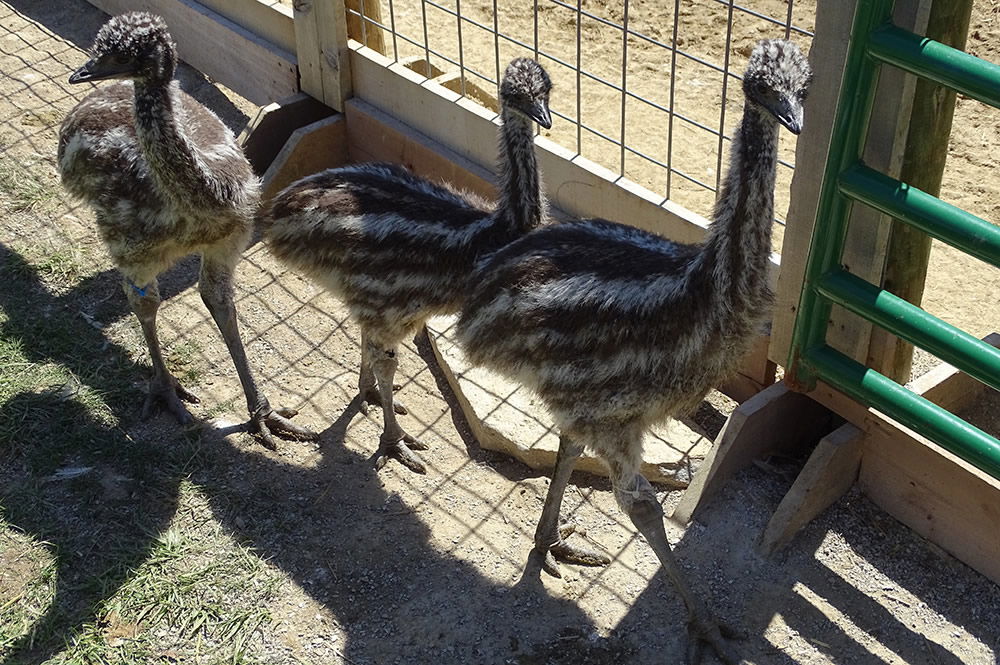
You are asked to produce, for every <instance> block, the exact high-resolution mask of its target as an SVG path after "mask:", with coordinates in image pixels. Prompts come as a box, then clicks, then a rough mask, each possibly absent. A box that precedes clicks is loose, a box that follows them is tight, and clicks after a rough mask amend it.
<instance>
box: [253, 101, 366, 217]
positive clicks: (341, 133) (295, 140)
mask: <svg viewBox="0 0 1000 665" xmlns="http://www.w3.org/2000/svg"><path fill="white" fill-rule="evenodd" d="M346 124H347V123H346V122H345V121H344V116H343V115H341V114H339V113H338V114H336V115H333V116H330V117H329V118H324V119H323V120H319V121H317V122H314V123H312V124H310V125H306V126H305V127H300V128H298V129H296V130H295V131H294V132H292V135H291V136H290V137H289V139H288V142H287V143H285V146H284V147H283V148H282V149H281V151H280V152H279V153H278V156H277V157H275V159H274V162H272V163H271V166H270V167H269V168H268V169H267V171H266V172H265V173H264V177H263V178H262V179H261V180H262V181H263V200H264V201H267V200H268V199H270V198H271V197H273V196H274V195H275V194H277V193H278V192H279V191H281V190H282V189H284V188H285V187H287V186H288V185H290V184H291V183H293V182H295V181H296V180H298V179H299V178H302V177H305V176H307V175H312V174H313V173H317V172H319V171H322V170H324V169H330V168H334V167H337V166H342V165H343V164H345V163H346V162H347V128H346Z"/></svg>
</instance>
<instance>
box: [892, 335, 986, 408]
mask: <svg viewBox="0 0 1000 665" xmlns="http://www.w3.org/2000/svg"><path fill="white" fill-rule="evenodd" d="M983 341H984V342H986V343H987V344H989V345H990V346H993V347H997V348H1000V333H995V332H994V333H990V334H989V335H987V336H986V337H984V338H983ZM908 387H909V389H910V390H912V391H913V392H915V393H917V394H918V395H920V396H921V397H923V398H924V399H926V400H928V401H930V402H933V403H934V404H937V405H938V406H940V407H941V408H942V409H947V410H948V411H951V412H952V413H956V412H958V411H961V410H963V409H965V408H966V407H968V406H969V405H970V404H972V403H973V402H975V401H976V400H977V399H978V398H979V396H980V395H981V394H983V392H984V391H985V390H986V386H985V385H984V384H983V383H980V382H979V381H977V380H976V379H973V378H972V377H971V376H969V375H968V374H965V373H964V372H961V371H959V370H958V368H956V367H953V366H951V365H949V364H947V363H941V364H940V365H938V366H937V367H935V368H934V369H932V370H931V371H929V372H927V373H926V374H924V375H922V376H919V377H917V378H916V379H914V380H913V382H912V383H910V384H909V386H908Z"/></svg>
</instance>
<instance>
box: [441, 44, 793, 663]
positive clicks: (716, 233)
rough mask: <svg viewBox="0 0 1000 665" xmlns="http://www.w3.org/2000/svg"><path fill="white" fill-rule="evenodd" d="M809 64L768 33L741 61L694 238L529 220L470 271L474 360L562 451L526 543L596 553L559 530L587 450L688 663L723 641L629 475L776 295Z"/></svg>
mask: <svg viewBox="0 0 1000 665" xmlns="http://www.w3.org/2000/svg"><path fill="white" fill-rule="evenodd" d="M810 80H811V72H810V68H809V65H808V62H807V61H806V59H805V57H804V56H803V55H802V54H801V53H800V52H799V49H798V48H797V47H796V46H795V45H794V44H791V43H789V42H786V41H777V40H774V41H764V42H761V43H760V44H758V45H757V47H756V48H755V49H754V50H753V53H752V54H751V56H750V61H749V64H748V67H747V71H746V76H745V78H744V80H743V91H744V94H745V97H746V102H745V107H744V112H743V119H742V122H741V124H740V126H739V128H738V129H737V131H736V134H735V136H734V137H733V144H732V153H731V154H732V156H731V161H730V165H729V172H728V174H727V175H726V178H725V181H724V186H723V188H722V192H721V194H720V196H719V200H718V202H717V203H716V206H715V213H714V220H713V223H712V225H711V228H710V229H709V232H708V237H707V239H706V241H705V243H704V244H702V245H681V244H678V243H675V242H671V241H669V240H666V239H665V238H662V237H660V236H658V235H655V234H652V233H648V232H646V231H641V230H638V229H636V228H633V227H629V226H624V225H621V224H616V223H613V222H608V221H605V220H599V219H593V220H584V221H577V222H570V223H565V224H555V225H551V226H547V227H543V228H541V229H538V230H536V231H534V232H532V233H530V234H528V235H527V236H525V237H523V238H521V239H520V240H517V241H515V242H514V243H512V244H510V245H508V246H507V247H505V248H504V249H502V250H500V251H499V252H497V253H496V254H495V255H494V256H492V257H491V258H490V259H489V260H487V261H486V262H485V263H484V264H483V265H481V266H480V267H479V268H478V270H477V274H476V276H475V277H474V278H473V280H472V283H473V284H476V287H475V289H474V291H473V293H472V294H471V295H470V297H469V300H468V301H467V303H466V305H465V306H464V308H463V311H462V315H461V319H460V321H459V327H458V341H459V343H460V344H461V345H462V346H463V347H464V349H465V351H466V353H467V355H468V357H469V359H470V360H471V361H472V362H473V363H476V364H479V365H484V366H486V367H489V368H492V369H495V370H496V371H499V372H501V373H503V374H505V375H507V376H509V377H511V378H513V379H515V380H518V381H520V382H521V383H523V384H525V385H526V386H528V387H530V388H531V389H533V390H534V391H535V392H536V393H537V394H538V395H539V396H540V397H541V398H542V400H543V401H544V402H545V404H546V405H547V407H548V408H549V411H550V412H551V413H552V416H553V418H554V420H555V422H556V425H557V426H558V427H559V430H560V445H559V455H558V458H557V461H556V467H555V471H554V472H553V478H552V483H551V485H550V486H549V491H548V495H547V497H546V499H545V505H544V507H543V509H542V515H541V519H540V521H539V523H538V527H537V530H536V532H535V547H536V551H538V552H539V553H543V554H544V557H545V563H544V564H543V565H544V567H545V569H546V570H548V571H549V572H551V573H553V574H556V575H558V568H557V564H556V562H555V559H557V558H558V559H563V560H567V561H576V562H582V563H600V562H601V561H602V559H603V561H605V562H606V561H607V559H606V558H604V557H602V556H600V555H597V554H595V553H593V552H590V551H588V550H585V549H583V548H579V547H576V546H574V545H572V544H569V543H567V542H565V541H564V540H563V536H562V534H561V533H560V527H559V510H560V504H561V501H562V495H563V492H564V490H565V488H566V484H567V482H568V481H569V477H570V474H571V473H572V470H573V465H574V463H575V461H576V459H577V457H579V455H580V454H581V452H582V451H583V449H584V448H589V449H591V450H593V451H594V452H595V453H596V454H597V455H598V456H600V457H601V458H602V459H604V461H605V462H606V463H607V464H608V466H609V468H610V475H611V481H612V485H613V487H614V492H615V497H616V499H617V500H618V503H619V505H620V506H621V507H622V509H623V510H624V511H625V513H627V514H628V516H629V518H630V519H631V520H632V522H633V524H635V526H636V528H637V529H638V530H639V531H640V532H641V533H642V534H643V535H644V536H645V537H646V539H647V540H648V541H649V544H650V546H651V547H652V548H653V549H654V550H655V551H656V554H657V557H658V558H659V560H660V562H661V565H662V566H663V569H664V570H665V571H666V573H667V575H668V576H669V577H670V579H671V581H672V582H673V584H674V586H675V587H676V589H677V590H678V592H679V593H680V595H681V596H682V597H683V599H684V601H685V603H686V605H687V607H688V610H689V613H690V617H691V620H690V624H689V631H690V632H691V636H692V638H694V639H692V640H691V642H690V644H691V649H692V651H691V653H690V654H689V657H690V658H692V659H698V658H699V657H700V656H699V653H700V650H701V647H702V646H703V644H704V642H708V643H709V644H711V645H712V647H713V648H714V649H715V650H716V652H717V653H718V654H719V656H720V657H721V658H722V659H723V660H724V661H725V662H727V663H733V662H736V660H737V659H736V657H735V655H734V654H733V653H732V651H731V647H730V645H729V644H728V643H727V642H726V641H725V640H723V638H722V636H721V634H720V631H719V628H718V627H717V625H716V624H715V623H714V622H713V620H712V619H711V617H710V615H709V614H708V612H707V611H706V610H705V609H704V607H703V606H702V605H701V604H700V603H699V602H698V601H697V600H696V599H695V597H694V596H693V595H692V594H691V593H690V591H688V589H687V586H686V585H685V583H684V581H683V580H682V578H681V574H680V571H679V569H678V567H677V565H676V563H675V561H674V558H673V555H672V553H671V551H670V545H669V544H668V542H667V537H666V533H665V530H664V526H663V519H662V516H663V511H662V508H661V507H660V504H659V502H658V501H657V499H656V494H655V493H654V492H653V488H652V487H651V486H650V484H649V483H648V482H647V481H646V479H645V478H643V477H642V476H641V475H639V473H638V468H639V464H640V461H641V458H642V439H643V435H644V433H645V432H646V431H647V430H648V428H649V427H650V425H652V424H653V423H656V422H658V421H662V420H664V419H666V418H668V417H671V416H676V415H680V414H682V413H684V412H685V411H687V410H689V409H690V408H692V407H693V406H694V405H696V404H697V403H698V402H700V401H701V399H702V398H703V397H704V395H705V394H706V392H707V391H708V390H709V389H710V388H711V387H712V386H713V385H715V384H716V383H717V382H718V381H719V379H720V378H722V377H724V376H725V375H726V374H727V372H728V371H729V370H730V368H731V367H732V366H733V365H734V364H735V363H736V362H737V361H738V360H739V358H740V356H741V355H742V353H743V352H744V351H745V350H746V349H747V348H748V346H749V344H750V342H751V341H752V339H753V338H754V336H755V335H756V333H757V331H758V330H759V326H760V323H761V320H762V319H763V318H764V317H765V315H766V310H767V308H768V305H769V303H770V299H771V294H770V292H769V289H768V286H767V270H768V256H769V254H770V251H771V228H772V218H773V207H774V181H775V169H776V163H777V145H778V127H779V125H784V126H785V127H787V128H788V129H789V130H790V131H792V132H793V133H796V134H797V133H798V132H799V131H800V129H801V121H802V103H803V100H804V99H805V95H806V92H807V89H808V86H809V82H810Z"/></svg>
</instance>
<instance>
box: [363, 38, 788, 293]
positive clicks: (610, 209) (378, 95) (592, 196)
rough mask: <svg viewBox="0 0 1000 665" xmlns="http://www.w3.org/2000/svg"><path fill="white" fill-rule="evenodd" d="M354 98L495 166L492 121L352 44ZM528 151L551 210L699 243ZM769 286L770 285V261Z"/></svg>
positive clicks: (695, 232) (611, 177) (582, 168)
mask: <svg viewBox="0 0 1000 665" xmlns="http://www.w3.org/2000/svg"><path fill="white" fill-rule="evenodd" d="M351 68H352V71H353V72H354V86H355V88H354V94H355V97H357V98H359V99H362V100H364V101H365V102H367V103H368V104H370V105H371V106H373V107H375V108H377V109H379V110H380V111H382V112H384V113H386V114H387V115H390V116H392V117H394V118H396V119H397V120H398V121H400V122H402V123H403V124H405V125H407V126H409V127H411V128H413V129H414V130H416V131H417V132H419V133H421V134H423V135H424V136H426V137H427V138H429V139H431V140H432V141H435V142H437V143H439V144H441V145H443V146H444V147H446V148H448V149H449V150H451V151H452V152H454V153H455V154H457V155H459V156H461V157H462V158H463V159H466V160H468V161H470V162H472V163H473V164H476V165H478V166H479V167H481V168H484V169H486V170H488V171H491V170H492V169H493V165H494V164H495V162H496V132H497V126H496V122H497V117H496V114H495V113H493V112H492V111H489V110H487V109H485V108H484V107H482V106H480V105H479V104H476V103H475V102H473V101H471V100H469V99H463V98H462V97H461V96H460V95H458V94H457V93H455V92H454V91H452V90H449V89H448V88H446V87H444V86H442V85H440V84H438V83H436V82H435V81H433V80H428V79H426V78H425V77H423V76H421V75H420V74H418V73H417V72H415V71H413V70H412V69H410V68H408V67H407V66H405V65H404V64H402V63H393V62H392V61H390V60H389V59H387V58H385V57H383V56H381V55H379V54H378V53H375V52H374V51H372V50H371V49H368V48H365V47H364V46H362V45H361V44H359V43H357V42H351ZM535 150H536V153H537V155H538V161H539V166H540V168H541V170H542V176H543V178H544V181H545V189H546V193H547V194H548V196H549V197H550V199H551V201H552V203H553V205H554V206H556V207H558V208H560V209H562V210H564V211H565V212H566V213H568V214H570V215H575V216H581V217H594V216H596V217H606V218H608V219H613V220H616V221H621V222H625V223H628V224H632V225H633V226H637V227H639V228H643V229H647V230H650V231H653V232H655V233H659V234H661V235H664V236H666V237H668V238H671V239H673V240H677V241H679V242H689V243H690V242H699V241H701V240H703V239H704V236H705V230H706V228H707V226H708V221H707V220H706V219H705V218H703V217H701V216H699V215H696V214H694V213H692V212H691V211H689V210H687V209H686V208H684V207H683V206H680V205H677V204H676V203H674V202H673V201H669V200H663V198H662V197H660V196H658V195H657V194H654V193H653V192H651V191H649V190H647V189H645V188H643V187H641V186H639V185H637V184H636V183H633V182H631V181H629V180H626V179H624V178H621V177H619V176H618V175H617V174H616V173H614V172H612V171H610V170H608V169H605V168H603V167H601V166H599V165H597V164H595V163H593V162H591V161H589V160H587V159H584V158H583V157H581V156H579V155H577V154H575V153H574V152H572V151H570V150H568V149H566V148H563V147H562V146H560V145H558V144H556V143H555V142H553V141H550V140H548V139H546V138H545V137H541V136H539V137H536V138H535ZM770 268H771V269H770V273H769V274H770V282H771V286H772V287H773V286H774V285H775V283H776V281H777V270H778V259H777V256H772V258H771V266H770Z"/></svg>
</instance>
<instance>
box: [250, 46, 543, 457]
mask: <svg viewBox="0 0 1000 665" xmlns="http://www.w3.org/2000/svg"><path fill="white" fill-rule="evenodd" d="M550 89H551V83H550V82H549V77H548V75H547V74H546V72H545V70H544V69H542V67H541V66H540V65H539V64H538V63H536V62H535V61H533V60H528V59H524V58H520V59H517V60H514V61H513V62H511V63H510V65H509V66H508V67H507V69H506V71H505V73H504V77H503V81H502V83H501V86H500V102H501V121H502V122H501V125H500V131H499V144H500V145H499V166H500V168H499V188H500V195H499V200H498V202H497V204H496V208H495V209H492V210H491V207H490V206H489V205H487V204H486V203H484V202H482V201H480V200H478V199H477V198H474V197H471V196H469V195H466V194H462V193H458V192H455V191H452V190H451V189H449V188H447V187H444V186H441V185H437V184H434V183H431V182H428V181H427V180H424V179H421V178H418V177H416V176H414V175H412V174H410V173H409V172H407V171H406V170H404V169H403V168H401V167H398V166H394V165H390V164H359V165H356V166H347V167H343V168H337V169H331V170H328V171H324V172H322V173H318V174H315V175H312V176H309V177H306V178H303V179H302V180H299V181H298V182H296V183H294V184H292V185H290V186H289V187H288V188H286V189H285V190H283V191H282V192H281V193H279V194H278V195H277V197H275V199H274V201H273V202H272V204H271V206H270V208H269V209H268V210H267V211H266V212H265V213H264V214H263V226H264V227H265V228H266V229H267V231H266V239H267V242H268V244H269V245H270V247H271V251H272V252H274V254H275V256H277V257H278V259H280V260H281V261H283V262H284V263H286V264H288V265H289V266H290V267H291V268H293V269H295V270H299V271H301V272H303V273H305V274H307V275H309V276H310V277H311V278H312V279H314V280H315V281H317V282H318V283H319V284H321V285H322V286H324V287H325V288H327V289H329V290H330V291H331V292H332V293H334V294H335V295H336V296H337V297H339V298H340V299H341V300H342V301H343V302H344V303H345V304H346V305H347V308H348V310H349V311H350V314H351V316H352V318H354V320H355V321H357V323H358V325H359V326H360V328H361V371H360V376H359V379H358V389H359V392H360V395H361V398H362V405H363V406H362V408H363V409H364V410H365V411H366V412H367V405H368V403H373V404H378V405H381V406H382V412H383V418H384V427H383V431H382V435H381V437H380V446H379V452H378V453H377V454H376V460H375V465H376V468H380V467H381V466H382V465H383V464H385V461H386V459H387V457H388V456H393V457H396V458H398V459H399V460H400V461H401V462H402V463H403V464H405V465H406V466H407V467H409V468H410V469H412V470H414V471H417V472H420V473H423V472H424V471H425V465H424V462H423V461H422V460H421V459H420V457H419V456H418V455H417V454H416V453H414V452H413V449H416V450H423V449H425V446H424V445H423V444H422V443H420V442H419V441H417V440H416V439H414V438H413V437H412V436H410V435H409V434H407V433H406V432H405V431H403V429H402V428H401V427H400V426H399V424H398V422H397V421H396V415H395V414H396V412H399V413H406V410H405V409H404V408H402V406H401V405H400V404H399V403H397V402H395V401H394V400H393V398H392V391H393V377H394V375H395V371H396V366H397V360H396V350H397V348H398V346H399V344H400V342H402V341H403V340H404V339H406V338H407V337H412V336H413V334H414V333H415V332H416V331H417V329H418V328H419V327H420V326H422V325H423V324H424V322H425V321H426V320H427V319H428V318H430V317H431V316H434V315H437V314H445V313H452V312H455V311H457V310H458V308H459V306H460V305H461V303H462V302H463V300H464V298H465V295H466V293H467V291H468V290H469V287H470V284H469V275H470V274H471V273H472V271H473V268H474V266H475V265H476V262H477V261H478V260H480V259H482V258H483V257H485V256H486V255H488V254H490V253H492V252H494V251H496V250H497V249H499V248H501V247H503V246H504V245H506V244H508V243H510V242H511V241H513V240H515V239H516V238H519V237H520V236H522V235H524V234H525V233H527V232H528V231H530V230H531V229H533V228H535V227H536V226H538V224H539V223H540V222H541V220H542V218H543V217H544V215H545V204H544V200H543V198H542V194H541V190H540V179H539V173H538V167H537V164H536V161H535V152H534V141H533V137H532V121H534V122H537V123H539V124H540V125H542V126H543V127H549V126H550V125H551V119H550V116H549V110H548V99H549V90H550Z"/></svg>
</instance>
